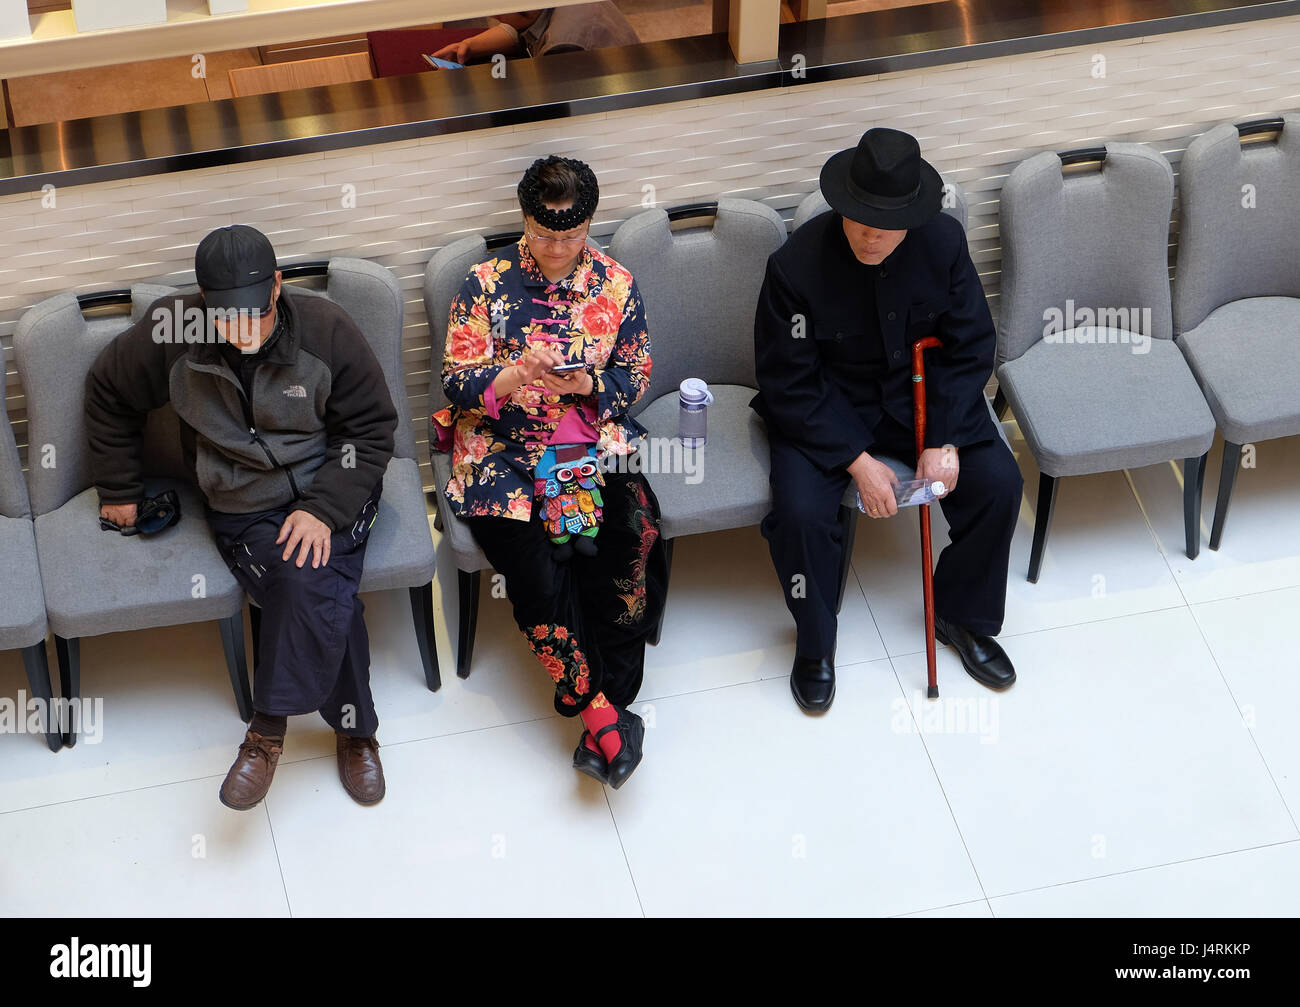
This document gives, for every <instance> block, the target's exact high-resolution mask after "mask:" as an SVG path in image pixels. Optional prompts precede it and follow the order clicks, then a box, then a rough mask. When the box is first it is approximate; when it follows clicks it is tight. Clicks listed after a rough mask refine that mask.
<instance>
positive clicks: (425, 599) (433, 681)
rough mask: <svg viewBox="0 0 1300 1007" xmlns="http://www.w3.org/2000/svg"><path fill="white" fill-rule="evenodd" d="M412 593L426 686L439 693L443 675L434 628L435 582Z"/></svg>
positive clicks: (412, 619) (416, 640) (413, 615)
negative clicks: (440, 669) (440, 668)
mask: <svg viewBox="0 0 1300 1007" xmlns="http://www.w3.org/2000/svg"><path fill="white" fill-rule="evenodd" d="M410 593H411V621H412V622H414V623H415V642H416V643H417V644H418V645H419V648H420V662H421V663H422V664H423V665H424V684H425V685H427V686H428V687H429V691H430V692H437V691H438V690H439V689H441V688H442V674H441V673H440V672H439V670H438V638H437V635H436V633H435V631H434V628H433V581H429V583H427V584H422V585H421V586H420V587H413V588H411V589H410Z"/></svg>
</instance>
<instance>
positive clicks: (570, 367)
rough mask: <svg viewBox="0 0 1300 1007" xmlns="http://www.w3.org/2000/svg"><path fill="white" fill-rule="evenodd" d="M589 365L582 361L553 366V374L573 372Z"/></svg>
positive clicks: (584, 368)
mask: <svg viewBox="0 0 1300 1007" xmlns="http://www.w3.org/2000/svg"><path fill="white" fill-rule="evenodd" d="M586 367H587V365H586V364H584V363H582V362H581V361H579V362H577V363H574V364H560V366H559V367H552V368H551V373H552V374H571V373H573V372H574V371H582V370H586Z"/></svg>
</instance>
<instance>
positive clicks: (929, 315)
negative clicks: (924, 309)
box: [925, 311, 934, 321]
mask: <svg viewBox="0 0 1300 1007" xmlns="http://www.w3.org/2000/svg"><path fill="white" fill-rule="evenodd" d="M925 317H926V318H928V319H930V320H932V321H933V319H934V312H933V311H931V312H930V313H929V314H928V315H926V316H925Z"/></svg>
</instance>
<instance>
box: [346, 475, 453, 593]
mask: <svg viewBox="0 0 1300 1007" xmlns="http://www.w3.org/2000/svg"><path fill="white" fill-rule="evenodd" d="M436 567H437V560H436V558H435V556H434V551H433V536H432V534H431V533H430V532H429V515H428V510H427V509H426V507H425V504H424V489H423V487H422V485H421V479H420V467H419V465H417V464H416V461H415V459H414V458H392V459H390V460H389V462H388V469H387V471H385V472H384V494H383V496H382V497H380V499H379V517H378V518H376V519H375V526H374V527H373V528H371V529H370V540H369V541H368V542H367V543H366V565H365V570H364V571H363V572H362V574H361V590H362V591H388V590H392V589H395V588H403V587H414V586H419V585H421V584H427V583H429V581H431V580H433V573H434V570H435V569H436Z"/></svg>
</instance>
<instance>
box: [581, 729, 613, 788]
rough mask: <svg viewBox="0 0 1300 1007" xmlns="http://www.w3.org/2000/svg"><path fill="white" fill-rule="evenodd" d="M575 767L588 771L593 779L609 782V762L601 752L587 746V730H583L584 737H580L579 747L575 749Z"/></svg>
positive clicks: (584, 771) (582, 771)
mask: <svg viewBox="0 0 1300 1007" xmlns="http://www.w3.org/2000/svg"><path fill="white" fill-rule="evenodd" d="M573 768H574V769H576V770H577V771H578V772H580V773H586V774H587V775H588V776H590V777H591V778H592V779H593V780H599V781H600V782H601V783H608V782H609V763H608V762H606V761H605V756H603V755H602V754H601V753H600V752H593V751H592V750H591V749H590V748H588V747H587V732H586V731H583V732H582V737H581V738H579V739H578V747H577V748H575V749H574V750H573Z"/></svg>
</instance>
